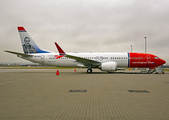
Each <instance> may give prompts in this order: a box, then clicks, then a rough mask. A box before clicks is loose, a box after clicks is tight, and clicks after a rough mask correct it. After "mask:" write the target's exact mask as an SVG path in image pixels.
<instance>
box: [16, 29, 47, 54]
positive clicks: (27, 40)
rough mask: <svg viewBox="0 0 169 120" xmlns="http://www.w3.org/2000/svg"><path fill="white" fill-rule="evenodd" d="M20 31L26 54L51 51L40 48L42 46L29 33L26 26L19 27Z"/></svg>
mask: <svg viewBox="0 0 169 120" xmlns="http://www.w3.org/2000/svg"><path fill="white" fill-rule="evenodd" d="M18 32H19V35H20V38H21V43H22V47H23V51H24V53H25V54H33V53H49V52H48V51H44V50H42V49H40V47H39V46H38V45H37V43H36V42H35V41H34V40H33V38H32V37H31V36H30V35H29V34H28V33H27V31H26V30H25V29H24V27H18Z"/></svg>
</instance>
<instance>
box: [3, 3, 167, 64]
mask: <svg viewBox="0 0 169 120" xmlns="http://www.w3.org/2000/svg"><path fill="white" fill-rule="evenodd" d="M168 6H169V0H0V15H1V16H0V63H1V62H17V63H18V62H22V63H24V62H27V61H26V60H22V59H20V58H18V57H16V55H13V54H10V53H6V52H4V50H12V51H16V52H23V51H22V47H21V41H20V38H19V34H18V31H17V26H24V27H25V29H26V30H27V31H28V33H29V34H30V35H31V36H32V37H33V38H34V40H35V41H36V42H37V43H38V44H39V45H40V46H41V48H43V49H46V50H50V51H54V52H57V50H56V47H55V45H54V42H55V41H56V42H58V44H59V45H60V46H61V47H62V48H63V49H64V51H66V52H130V51H131V47H130V45H132V46H133V52H143V53H144V52H145V48H144V45H145V44H144V42H145V39H144V37H145V36H146V37H147V52H148V53H151V54H155V55H157V56H159V57H161V58H162V59H164V60H166V61H167V62H169V53H168V52H169V7H168Z"/></svg>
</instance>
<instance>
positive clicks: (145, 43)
mask: <svg viewBox="0 0 169 120" xmlns="http://www.w3.org/2000/svg"><path fill="white" fill-rule="evenodd" d="M144 38H145V53H146V52H147V51H146V47H147V45H146V37H144Z"/></svg>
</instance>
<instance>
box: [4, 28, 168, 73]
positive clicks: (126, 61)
mask: <svg viewBox="0 0 169 120" xmlns="http://www.w3.org/2000/svg"><path fill="white" fill-rule="evenodd" d="M18 31H19V35H20V38H21V43H22V47H23V51H24V53H19V52H13V51H8V50H6V51H5V52H9V53H12V54H16V55H17V56H18V57H20V58H22V59H26V60H29V61H31V62H35V63H40V64H44V65H49V66H57V67H81V68H88V69H87V73H92V68H99V69H100V70H101V71H108V72H109V71H116V70H117V67H118V68H120V67H123V68H127V67H130V68H149V69H150V70H149V71H148V72H149V73H151V69H154V68H155V67H158V66H161V65H163V64H165V63H166V62H165V61H164V60H162V59H160V58H159V57H157V56H155V55H152V54H147V53H130V52H126V53H65V52H64V51H63V50H62V49H61V47H60V46H59V45H58V44H57V43H55V45H56V47H57V49H58V51H59V53H55V52H51V51H47V50H43V49H41V48H40V47H39V46H38V44H37V43H36V42H35V41H34V40H33V39H32V37H31V36H30V35H29V34H28V33H27V31H26V30H25V29H24V28H23V27H18Z"/></svg>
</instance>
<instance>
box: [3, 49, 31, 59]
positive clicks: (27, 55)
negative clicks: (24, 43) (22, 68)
mask: <svg viewBox="0 0 169 120" xmlns="http://www.w3.org/2000/svg"><path fill="white" fill-rule="evenodd" d="M5 52H8V53H12V54H16V55H21V56H22V57H32V56H33V55H29V54H23V53H18V52H13V51H8V50H5Z"/></svg>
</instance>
